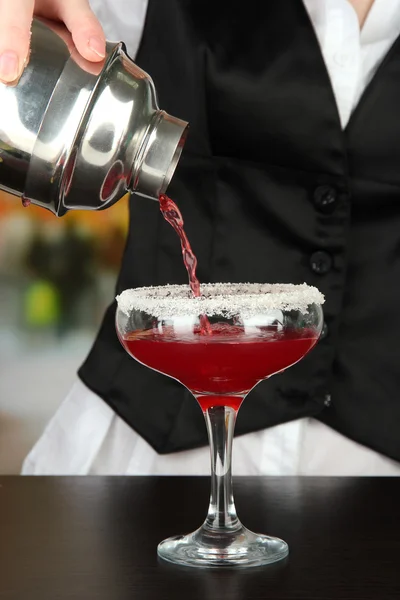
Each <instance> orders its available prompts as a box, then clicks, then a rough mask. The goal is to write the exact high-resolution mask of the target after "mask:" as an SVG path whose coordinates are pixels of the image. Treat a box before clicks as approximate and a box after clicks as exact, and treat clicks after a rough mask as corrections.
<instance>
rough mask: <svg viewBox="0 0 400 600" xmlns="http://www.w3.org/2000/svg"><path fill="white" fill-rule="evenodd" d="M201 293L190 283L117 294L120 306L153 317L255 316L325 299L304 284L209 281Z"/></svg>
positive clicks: (301, 307) (302, 307) (303, 309)
mask: <svg viewBox="0 0 400 600" xmlns="http://www.w3.org/2000/svg"><path fill="white" fill-rule="evenodd" d="M201 293H202V296H201V297H200V298H194V297H193V296H192V292H191V290H190V288H189V286H188V285H162V286H157V287H142V288H135V289H129V290H125V291H123V292H122V293H121V294H120V295H119V296H117V302H118V306H119V309H120V310H121V311H122V312H123V313H125V314H126V315H129V314H130V313H131V312H132V310H137V311H141V312H144V313H147V314H150V315H153V316H154V317H157V318H158V317H167V316H169V317H172V316H176V317H179V316H189V315H191V316H198V315H201V314H206V315H208V316H213V315H221V316H226V317H229V316H234V315H237V314H239V313H240V314H242V315H246V316H252V315H257V314H262V313H263V312H265V311H266V310H298V311H300V312H302V313H305V314H306V313H307V312H308V309H309V306H310V305H311V304H324V302H325V298H324V296H323V294H321V292H320V291H319V290H318V289H317V288H316V287H313V286H309V285H307V284H305V283H303V284H300V285H294V284H291V283H282V284H281V283H274V284H270V283H207V284H204V285H202V286H201Z"/></svg>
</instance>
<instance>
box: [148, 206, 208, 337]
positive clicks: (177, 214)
mask: <svg viewBox="0 0 400 600" xmlns="http://www.w3.org/2000/svg"><path fill="white" fill-rule="evenodd" d="M159 200H160V210H161V213H162V215H163V217H164V219H165V220H166V221H167V222H168V223H169V224H170V225H171V226H172V227H173V228H174V230H175V231H176V233H177V234H178V236H179V239H180V241H181V248H182V256H183V262H184V265H185V267H186V271H187V274H188V276H189V285H190V289H191V290H192V292H193V296H194V297H195V298H200V296H201V290H200V281H199V280H198V279H197V275H196V269H197V258H196V255H195V254H194V252H193V250H192V247H191V245H190V242H189V239H188V237H187V235H186V233H185V229H184V221H183V217H182V214H181V211H180V210H179V208H178V207H177V205H176V204H175V202H174V201H173V200H171V198H169V197H168V196H167V195H166V194H161V196H160V199H159ZM200 332H201V333H202V334H203V335H210V333H211V330H210V323H209V320H208V319H207V317H206V315H200Z"/></svg>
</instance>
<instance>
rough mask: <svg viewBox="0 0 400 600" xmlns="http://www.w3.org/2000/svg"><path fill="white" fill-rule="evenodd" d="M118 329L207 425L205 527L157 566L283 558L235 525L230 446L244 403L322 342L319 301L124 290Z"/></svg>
mask: <svg viewBox="0 0 400 600" xmlns="http://www.w3.org/2000/svg"><path fill="white" fill-rule="evenodd" d="M117 300H118V309H117V316H116V326H117V332H118V337H119V339H120V341H121V343H122V345H123V346H124V348H125V349H126V351H127V352H128V353H129V354H130V355H131V356H132V357H133V358H134V359H136V360H137V361H138V362H140V363H141V364H143V365H145V366H147V367H150V368H151V369H154V370H155V371H158V372H159V373H163V374H165V375H168V376H169V377H172V378H174V379H176V380H177V381H179V382H180V383H182V384H183V385H184V386H186V388H187V389H188V390H190V392H191V393H192V394H193V396H194V397H195V398H196V400H197V401H198V403H199V405H200V407H201V409H202V411H203V413H204V417H205V421H206V426H207V431H208V437H209V442H210V451H211V497H210V505H209V509H208V514H207V518H206V520H205V522H204V523H203V525H202V526H201V527H200V528H199V529H197V531H195V532H194V533H190V534H188V535H179V536H176V537H172V538H169V539H167V540H165V541H163V542H161V543H160V544H159V546H158V554H159V556H160V557H161V558H163V559H165V560H167V561H169V562H172V563H178V564H181V565H186V566H196V567H224V566H227V567H250V566H260V565H265V564H269V563H273V562H276V561H278V560H281V559H283V558H285V557H286V556H287V554H288V546H287V544H286V542H284V541H283V540H281V539H278V538H274V537H269V536H266V535H261V534H256V533H252V532H251V531H249V530H248V529H246V528H245V527H244V526H243V525H242V524H241V522H240V521H239V519H238V517H237V514H236V510H235V504H234V499H233V491H232V470H231V456H232V441H233V434H234V427H235V421H236V417H237V413H238V410H239V408H240V405H241V403H242V402H243V400H244V398H245V397H246V396H247V394H248V393H249V392H250V391H251V390H252V389H253V388H254V387H255V386H256V385H257V384H258V383H259V382H260V381H262V380H264V379H268V378H269V377H271V375H274V374H276V373H279V372H281V371H283V370H285V369H287V368H288V367H290V366H291V365H294V364H295V363H297V362H298V361H299V360H301V359H302V358H303V357H304V356H305V355H306V354H307V353H308V352H309V351H310V350H311V349H312V347H313V346H314V345H315V344H316V343H317V341H318V338H319V336H320V333H321V329H322V323H323V315H322V309H321V304H323V302H324V298H323V296H322V294H320V292H319V291H318V290H317V289H316V288H314V287H310V286H307V285H305V284H303V285H291V284H285V285H278V284H275V285H268V284H246V285H245V284H208V285H203V286H202V296H201V297H200V298H194V297H193V296H192V294H191V291H190V288H189V286H186V285H182V286H160V287H153V288H151V287H150V288H138V289H133V290H126V291H124V292H123V293H122V294H121V295H120V296H118V298H117Z"/></svg>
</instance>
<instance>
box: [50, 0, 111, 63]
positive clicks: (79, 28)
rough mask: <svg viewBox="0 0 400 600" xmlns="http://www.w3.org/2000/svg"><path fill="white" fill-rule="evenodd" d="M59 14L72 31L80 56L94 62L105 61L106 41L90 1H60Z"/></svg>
mask: <svg viewBox="0 0 400 600" xmlns="http://www.w3.org/2000/svg"><path fill="white" fill-rule="evenodd" d="M58 14H59V17H60V19H61V20H62V21H64V23H65V25H66V26H67V27H68V29H69V30H70V32H71V34H72V39H73V40H74V44H75V46H76V48H77V50H78V52H79V54H81V55H82V56H83V57H84V58H86V59H87V60H90V61H93V62H99V61H101V60H103V58H104V57H105V55H106V47H105V44H106V40H105V36H104V32H103V29H102V27H101V25H100V23H99V21H98V20H97V18H96V16H95V14H94V13H93V11H92V9H91V8H90V6H89V2H88V0H68V2H66V1H65V0H60V1H59V10H58Z"/></svg>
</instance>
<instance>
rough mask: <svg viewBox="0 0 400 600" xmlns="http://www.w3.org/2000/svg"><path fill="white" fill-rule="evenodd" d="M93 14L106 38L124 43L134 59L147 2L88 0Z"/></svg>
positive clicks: (136, 0) (143, 0)
mask: <svg viewBox="0 0 400 600" xmlns="http://www.w3.org/2000/svg"><path fill="white" fill-rule="evenodd" d="M90 5H91V7H92V10H93V12H94V13H95V15H96V16H97V18H98V19H99V21H100V23H101V24H102V26H103V29H104V32H105V34H106V38H107V39H108V40H109V41H112V42H125V44H126V47H127V49H128V53H129V55H130V57H131V58H132V59H135V56H136V53H137V51H138V49H139V44H140V40H141V37H142V33H143V28H144V23H145V19H146V12H147V5H148V0H90Z"/></svg>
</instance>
